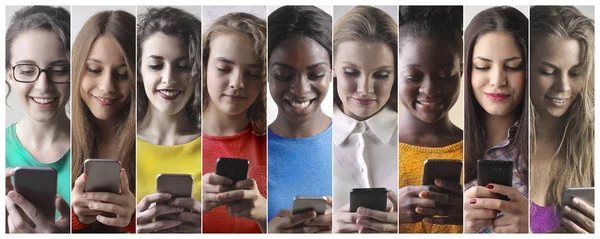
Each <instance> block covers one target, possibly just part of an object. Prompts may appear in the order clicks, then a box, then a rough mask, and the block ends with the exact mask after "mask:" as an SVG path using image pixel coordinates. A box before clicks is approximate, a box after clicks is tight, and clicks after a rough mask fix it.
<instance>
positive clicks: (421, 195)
mask: <svg viewBox="0 0 600 239" xmlns="http://www.w3.org/2000/svg"><path fill="white" fill-rule="evenodd" d="M419 197H420V198H426V197H427V195H426V194H425V192H420V193H419Z"/></svg>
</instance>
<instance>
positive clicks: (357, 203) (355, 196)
mask: <svg viewBox="0 0 600 239" xmlns="http://www.w3.org/2000/svg"><path fill="white" fill-rule="evenodd" d="M386 194H387V189H386V188H354V189H352V192H350V212H356V210H357V209H358V208H359V207H366V208H369V209H373V210H378V211H383V212H385V209H386V204H387V196H386Z"/></svg>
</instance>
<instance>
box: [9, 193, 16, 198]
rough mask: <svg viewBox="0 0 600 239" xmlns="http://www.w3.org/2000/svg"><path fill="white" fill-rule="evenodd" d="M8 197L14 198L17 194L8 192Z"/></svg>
mask: <svg viewBox="0 0 600 239" xmlns="http://www.w3.org/2000/svg"><path fill="white" fill-rule="evenodd" d="M8 197H10V199H15V198H17V194H15V193H13V192H10V193H8Z"/></svg>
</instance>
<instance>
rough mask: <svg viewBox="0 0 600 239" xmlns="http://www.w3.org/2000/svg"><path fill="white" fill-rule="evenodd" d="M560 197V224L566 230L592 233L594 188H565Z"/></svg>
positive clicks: (593, 230) (593, 229)
mask: <svg viewBox="0 0 600 239" xmlns="http://www.w3.org/2000/svg"><path fill="white" fill-rule="evenodd" d="M561 198H562V200H561V204H562V208H561V225H562V226H563V227H564V228H565V229H566V230H567V231H568V232H574V233H594V232H595V228H594V224H595V213H594V209H595V208H594V188H593V187H582V188H567V189H565V190H564V191H563V193H562V197H561Z"/></svg>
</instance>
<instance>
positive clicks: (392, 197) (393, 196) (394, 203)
mask: <svg viewBox="0 0 600 239" xmlns="http://www.w3.org/2000/svg"><path fill="white" fill-rule="evenodd" d="M386 196H387V198H388V199H389V200H390V201H392V212H397V211H398V196H396V193H394V191H392V190H388V192H387V194H386Z"/></svg>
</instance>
